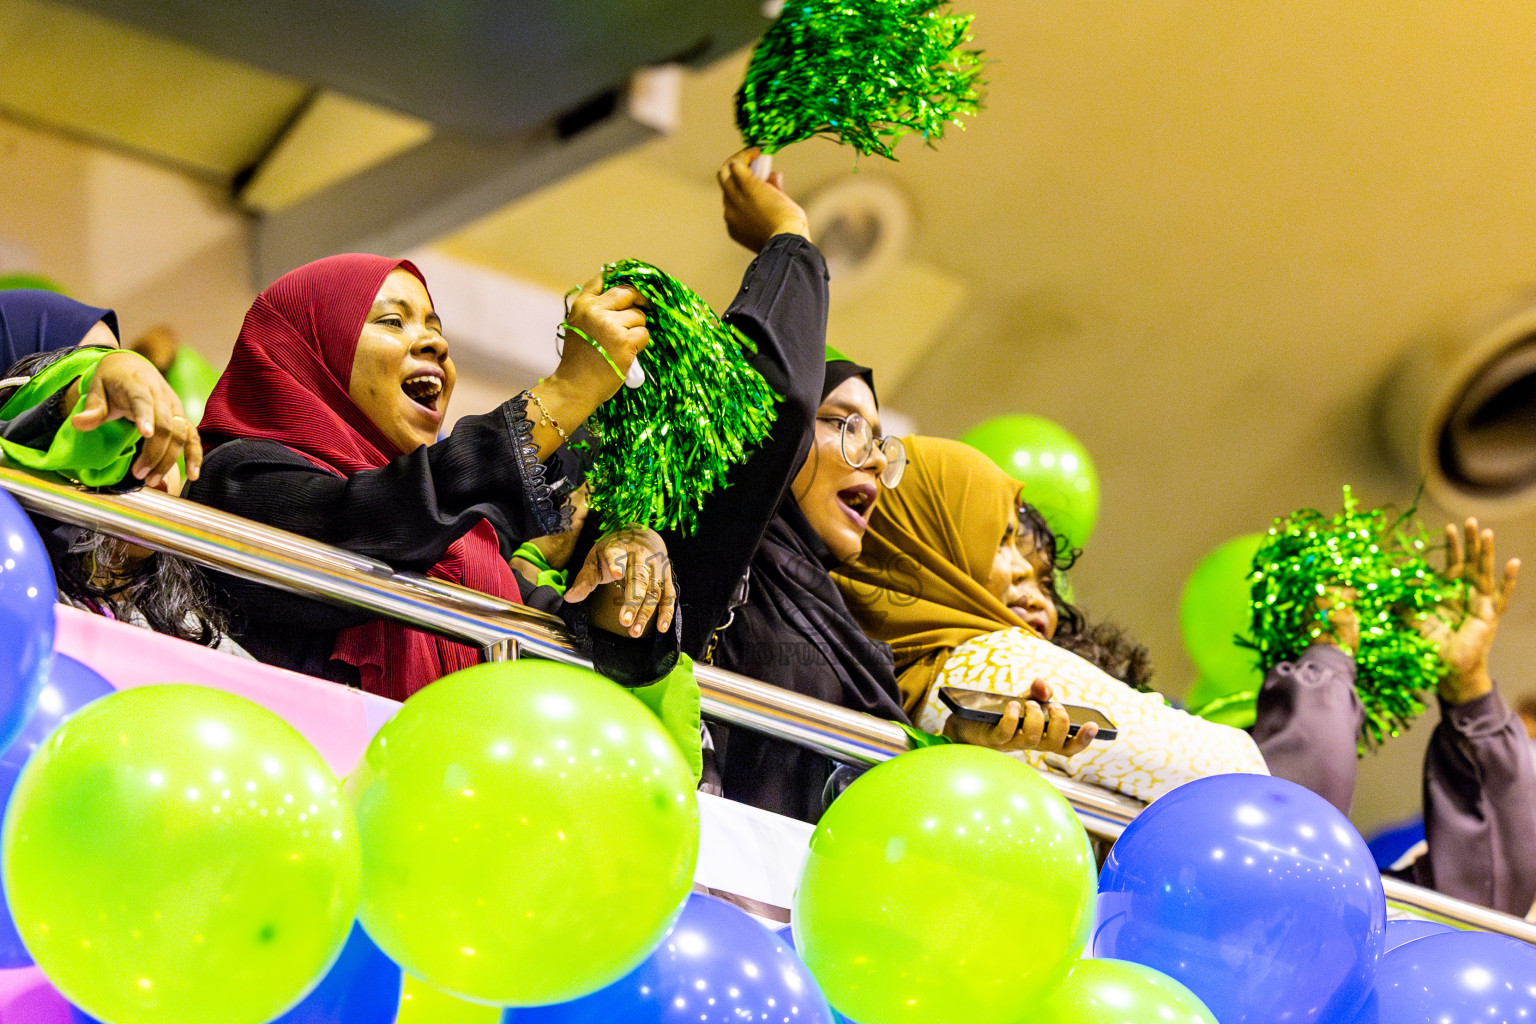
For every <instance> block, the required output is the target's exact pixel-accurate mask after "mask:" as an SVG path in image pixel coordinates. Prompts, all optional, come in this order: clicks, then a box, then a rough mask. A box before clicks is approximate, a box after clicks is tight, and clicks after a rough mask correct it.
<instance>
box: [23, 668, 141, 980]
mask: <svg viewBox="0 0 1536 1024" xmlns="http://www.w3.org/2000/svg"><path fill="white" fill-rule="evenodd" d="M112 692H113V687H112V684H111V683H109V682H107V681H106V680H105V679H103V678H102V677H101V676H99V675H98V674H97V673H96V671H95V670H94V669H92V668H91V667H90V666H89V665H85V664H82V663H81V662H78V661H76V660H75V659H74V658H71V657H69V656H68V655H66V654H60V653H58V652H57V651H55V652H54V654H53V660H52V662H51V663H50V665H49V669H48V681H47V682H46V683H45V684H43V687H42V689H40V690H39V691H38V694H37V701H36V704H35V706H34V707H33V709H32V717H30V718H28V719H27V724H26V725H24V726H23V727H22V730H21V735H20V736H17V737H16V741H15V742H14V743H12V744H11V745H10V747H9V748H7V749H6V751H5V752H4V753H0V808H3V807H4V806H5V804H6V803H7V802H8V801H9V800H10V799H11V790H13V789H15V788H16V777H17V776H18V775H20V774H21V769H22V766H23V765H25V764H26V763H27V758H29V757H31V756H32V752H33V751H34V750H36V749H37V747H38V745H39V744H40V743H42V742H43V741H44V740H46V739H47V738H48V736H49V734H50V733H52V732H53V730H54V729H56V728H58V726H59V723H61V722H63V721H64V720H65V719H66V718H68V717H69V716H70V715H73V714H74V713H75V712H76V711H79V710H80V709H81V708H83V707H85V706H86V705H87V704H89V703H90V702H91V701H93V700H95V699H96V698H98V697H105V696H106V695H107V694H109V693H112ZM31 962H32V954H30V953H28V952H27V947H26V946H24V945H22V943H21V936H20V935H17V934H16V923H15V922H14V921H12V920H11V908H10V905H9V904H8V903H7V902H6V901H5V899H4V897H3V896H0V968H7V967H25V966H27V965H28V964H30V963H31Z"/></svg>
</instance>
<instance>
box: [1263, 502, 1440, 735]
mask: <svg viewBox="0 0 1536 1024" xmlns="http://www.w3.org/2000/svg"><path fill="white" fill-rule="evenodd" d="M1412 516H1413V511H1412V510H1409V512H1407V513H1405V514H1404V515H1403V516H1401V517H1399V518H1398V519H1396V520H1395V521H1391V522H1389V521H1388V520H1387V516H1386V513H1385V512H1383V511H1382V510H1380V509H1376V510H1373V511H1370V512H1360V511H1358V510H1357V508H1356V502H1355V499H1354V496H1353V495H1352V494H1351V493H1350V489H1349V488H1348V487H1346V488H1344V511H1343V512H1341V513H1340V514H1338V515H1336V516H1333V517H1332V518H1329V517H1327V516H1324V515H1323V514H1322V513H1321V512H1318V511H1316V510H1314V509H1302V510H1301V511H1299V512H1296V513H1294V514H1292V515H1289V516H1286V517H1285V518H1283V519H1277V520H1275V523H1274V525H1273V526H1272V527H1270V530H1269V536H1268V539H1267V540H1266V541H1265V542H1264V544H1263V546H1261V547H1260V548H1259V551H1258V553H1257V554H1256V555H1255V556H1254V559H1253V570H1252V572H1251V573H1250V575H1249V577H1248V579H1249V582H1250V583H1251V584H1252V586H1253V590H1252V593H1253V633H1252V635H1251V636H1249V637H1240V638H1239V640H1238V642H1239V643H1241V644H1242V645H1243V646H1245V647H1251V648H1253V649H1254V650H1256V651H1257V652H1258V654H1259V663H1260V665H1262V666H1264V667H1265V668H1268V667H1270V666H1272V665H1275V664H1277V663H1278V662H1282V661H1293V660H1295V659H1296V658H1298V657H1300V656H1301V654H1302V652H1303V651H1305V650H1306V649H1307V648H1308V647H1309V646H1311V645H1312V643H1313V642H1314V641H1316V640H1317V639H1318V638H1319V637H1320V636H1321V635H1322V633H1323V626H1322V625H1320V623H1323V622H1325V621H1326V613H1325V612H1323V611H1321V610H1319V606H1318V599H1319V598H1326V597H1328V596H1329V595H1330V592H1331V591H1333V590H1336V589H1339V588H1349V589H1351V590H1353V591H1354V593H1355V597H1354V599H1353V600H1352V601H1350V602H1349V604H1350V605H1351V606H1352V607H1353V608H1354V611H1355V615H1356V617H1357V618H1358V620H1359V624H1360V646H1359V650H1356V651H1353V652H1350V653H1352V654H1353V655H1354V659H1355V666H1356V676H1355V689H1356V691H1357V692H1358V693H1359V695H1360V703H1361V704H1362V705H1363V706H1364V708H1365V722H1364V724H1363V725H1362V727H1361V743H1362V749H1365V748H1367V747H1374V746H1376V745H1379V744H1380V743H1382V742H1383V741H1384V740H1385V739H1386V738H1387V737H1388V736H1396V735H1397V734H1398V733H1399V731H1401V730H1402V729H1403V728H1404V727H1405V726H1407V725H1408V723H1409V722H1410V721H1411V720H1412V719H1413V718H1415V717H1416V716H1418V715H1419V714H1421V713H1422V712H1423V711H1424V696H1425V695H1427V694H1428V693H1430V692H1431V691H1433V690H1434V689H1435V687H1436V685H1437V684H1438V683H1439V681H1440V677H1441V675H1442V674H1443V673H1444V666H1443V665H1442V664H1441V661H1440V652H1439V649H1438V647H1437V646H1436V645H1435V644H1434V642H1433V641H1430V640H1428V639H1426V638H1425V637H1423V636H1421V635H1420V634H1419V632H1418V630H1417V629H1416V628H1414V623H1415V622H1417V621H1418V619H1419V616H1421V615H1424V614H1428V613H1431V612H1435V611H1437V610H1439V609H1440V607H1441V606H1442V605H1444V604H1446V603H1447V602H1451V603H1452V604H1453V606H1454V603H1455V602H1457V601H1458V600H1460V599H1462V598H1464V591H1465V586H1466V585H1465V584H1464V583H1463V582H1462V581H1460V580H1447V579H1445V578H1444V577H1443V576H1441V575H1440V573H1438V572H1437V571H1436V570H1435V569H1433V568H1432V567H1431V566H1430V565H1429V563H1428V562H1427V561H1425V559H1424V552H1425V550H1426V549H1427V547H1428V534H1427V533H1426V532H1425V531H1424V529H1423V527H1422V526H1420V525H1419V524H1418V523H1416V522H1413V523H1410V522H1409V520H1410V519H1411V517H1412Z"/></svg>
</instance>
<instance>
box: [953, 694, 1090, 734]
mask: <svg viewBox="0 0 1536 1024" xmlns="http://www.w3.org/2000/svg"><path fill="white" fill-rule="evenodd" d="M947 689H948V688H947V687H943V686H941V687H939V700H940V701H942V702H943V703H944V706H945V707H947V708H949V710H950V712H951V713H953V714H954V715H955V716H956V717H958V718H963V719H965V720H966V721H967V722H981V723H983V724H985V725H996V724H997V723H998V722H1001V721H1002V720H1003V715H1002V712H1000V711H980V710H977V709H976V708H968V707H966V706H965V705H964V704H961V703H960V702H958V701H956V700H955V699H954V698H953V697H951V696H950V695H949V694H948V693H947V692H945V691H946V690H947ZM1028 699H1029V698H1028V697H1020V698H1019V700H1028ZM1081 728H1082V726H1080V725H1078V724H1077V723H1076V722H1073V723H1072V724H1070V725H1068V726H1067V738H1068V739H1071V738H1072V737H1073V736H1076V735H1077V731H1078V730H1079V729H1081ZM1119 735H1120V732H1119V730H1118V729H1106V728H1104V727H1103V726H1100V727H1099V734H1098V735H1097V736H1095V737H1094V740H1095V741H1103V742H1105V743H1108V742H1111V741H1112V740H1114V739H1116V738H1117V737H1118V736H1119Z"/></svg>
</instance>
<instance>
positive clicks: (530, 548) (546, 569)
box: [512, 541, 568, 594]
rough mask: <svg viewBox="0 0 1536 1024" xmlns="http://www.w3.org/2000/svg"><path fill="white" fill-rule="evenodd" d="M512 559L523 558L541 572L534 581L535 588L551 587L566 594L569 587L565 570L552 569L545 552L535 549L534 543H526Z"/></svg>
mask: <svg viewBox="0 0 1536 1024" xmlns="http://www.w3.org/2000/svg"><path fill="white" fill-rule="evenodd" d="M512 557H513V558H521V559H523V560H524V561H525V562H528V563H529V564H530V565H532V566H533V567H534V568H535V569H537V570H539V573H538V576H537V577H535V578H534V581H533V582H534V585H535V586H540V587H549V588H550V589H551V590H554V591H555V592H557V593H560V594H564V593H565V591H566V587H567V586H568V584H567V583H566V578H567V577H566V575H565V570H564V569H555V568H551V566H550V564H549V561H548V560H547V559H545V557H544V552H542V551H540V550H539V549H538V548H536V547H534V545H533V542H532V541H524V542H523V544H522V546H521V547H519V548H518V549H517V550H516V551H514V552H513V553H512Z"/></svg>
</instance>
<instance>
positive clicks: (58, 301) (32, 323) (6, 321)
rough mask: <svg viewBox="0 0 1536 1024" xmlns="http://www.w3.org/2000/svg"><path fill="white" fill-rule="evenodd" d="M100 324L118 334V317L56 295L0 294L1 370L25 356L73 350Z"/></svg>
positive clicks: (36, 292)
mask: <svg viewBox="0 0 1536 1024" xmlns="http://www.w3.org/2000/svg"><path fill="white" fill-rule="evenodd" d="M98 322H101V323H105V324H106V325H107V326H108V327H110V328H111V329H112V333H113V334H117V333H118V330H117V314H116V313H114V312H113V311H112V310H110V309H98V308H96V307H95V306H87V305H86V304H85V303H83V302H76V301H75V300H74V299H71V298H69V297H68V296H65V295H59V294H58V293H56V292H45V291H39V290H37V289H33V288H18V289H14V290H11V291H0V370H5V369H7V368H9V367H11V366H14V365H15V364H16V363H17V361H19V360H20V359H22V358H23V357H24V356H35V355H37V354H38V353H39V352H57V351H58V350H59V349H65V348H74V347H75V346H76V345H78V344H80V342H81V340H82V339H83V338H84V337H85V336H86V335H87V334H88V333H90V330H91V328H92V327H95V326H96V324H97V323H98Z"/></svg>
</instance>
